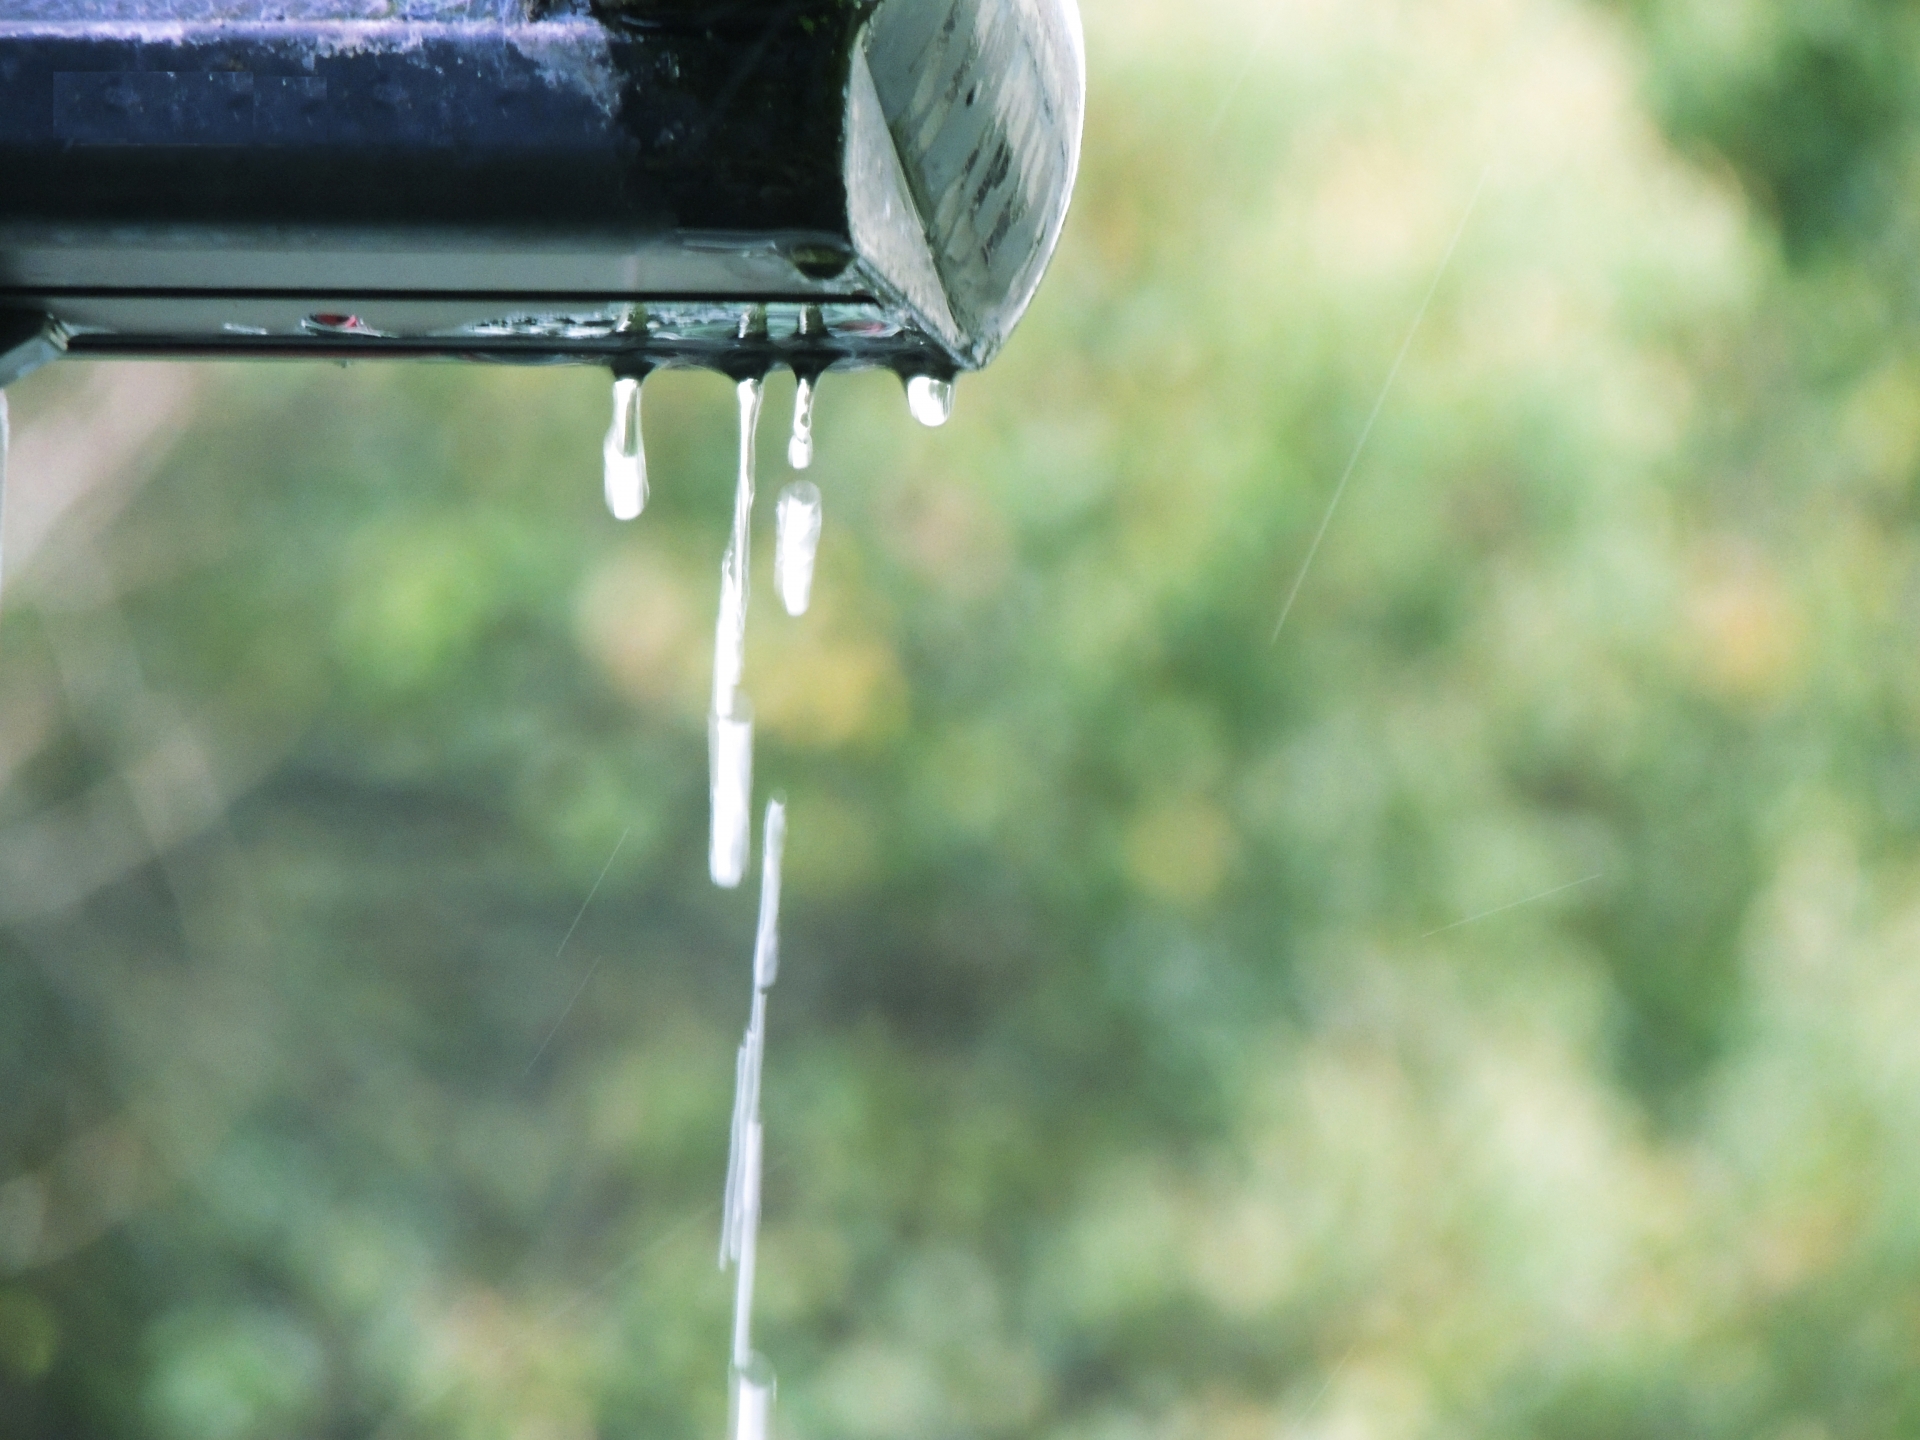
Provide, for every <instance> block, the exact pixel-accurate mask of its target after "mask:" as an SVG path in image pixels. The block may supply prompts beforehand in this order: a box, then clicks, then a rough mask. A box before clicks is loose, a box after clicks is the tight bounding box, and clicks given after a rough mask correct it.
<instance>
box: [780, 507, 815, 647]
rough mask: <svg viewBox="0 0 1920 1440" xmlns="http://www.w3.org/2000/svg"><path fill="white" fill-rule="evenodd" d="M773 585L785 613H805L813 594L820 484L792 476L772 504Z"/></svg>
mask: <svg viewBox="0 0 1920 1440" xmlns="http://www.w3.org/2000/svg"><path fill="white" fill-rule="evenodd" d="M773 524H774V544H773V585H774V588H775V589H776V590H778V591H779V592H780V603H781V604H782V605H784V606H786V608H787V614H789V615H804V614H806V613H807V601H808V600H809V599H810V598H811V597H812V595H813V557H814V554H815V552H816V551H818V550H819V548H820V487H819V486H818V485H815V484H814V483H813V482H812V481H811V480H796V481H794V482H793V483H792V484H790V485H788V486H786V487H785V488H784V489H782V490H781V492H780V499H779V502H778V503H777V504H776V505H775V506H774V511H773Z"/></svg>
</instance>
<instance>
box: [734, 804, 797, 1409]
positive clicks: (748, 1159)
mask: <svg viewBox="0 0 1920 1440" xmlns="http://www.w3.org/2000/svg"><path fill="white" fill-rule="evenodd" d="M786 835H787V807H786V803H785V802H784V801H782V800H780V799H777V798H776V799H773V800H769V801H768V802H767V812H766V825H765V829H764V832H763V835H762V839H761V843H760V924H759V927H758V929H757V931H756V932H755V935H754V942H753V1008H752V1011H751V1013H750V1015H749V1018H748V1020H747V1033H746V1035H745V1036H744V1037H743V1038H742V1040H741V1041H740V1051H739V1054H738V1056H737V1057H736V1058H735V1061H734V1092H733V1133H732V1138H731V1143H730V1145H729V1148H728V1157H727V1192H726V1200H725V1204H724V1208H723V1211H722V1219H721V1224H720V1268H721V1269H723V1270H724V1269H725V1268H726V1267H727V1265H728V1264H729V1263H731V1264H732V1265H733V1266H734V1267H735V1278H734V1290H733V1360H732V1365H731V1367H730V1370H729V1387H730V1394H729V1397H728V1400H729V1405H728V1408H729V1410H730V1411H731V1421H730V1425H729V1430H730V1433H731V1435H732V1440H766V1436H767V1434H768V1431H769V1426H770V1424H771V1421H772V1416H773V1398H774V1376H773V1367H772V1366H771V1365H770V1364H768V1363H767V1359H766V1357H765V1356H764V1355H761V1354H758V1353H757V1352H756V1351H755V1350H754V1348H753V1279H754V1264H755V1260H756V1258H757V1249H758V1245H759V1238H760V1174H761V1143H762V1131H761V1126H760V1075H761V1067H762V1062H763V1060H764V1058H765V1055H766V1046H767V992H768V991H769V990H771V989H772V988H773V982H774V981H775V979H777V978H778V976H779V973H780V867H781V861H782V860H783V858H784V857H785V853H786Z"/></svg>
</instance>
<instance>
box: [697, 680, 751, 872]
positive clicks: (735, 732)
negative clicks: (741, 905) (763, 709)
mask: <svg viewBox="0 0 1920 1440" xmlns="http://www.w3.org/2000/svg"><path fill="white" fill-rule="evenodd" d="M707 759H708V767H709V775H710V776H711V779H712V796H711V798H712V805H713V813H712V834H711V837H710V840H711V843H710V844H709V847H708V850H707V869H708V871H709V873H711V874H712V876H713V883H714V884H716V885H718V886H720V887H721V888H722V889H725V890H731V889H733V888H734V887H736V886H737V885H739V883H740V880H741V877H743V876H744V875H745V874H746V873H747V851H748V848H749V847H750V846H751V844H752V833H751V832H752V827H753V821H752V817H751V813H750V812H751V810H752V806H753V710H752V707H751V706H750V705H748V703H747V700H746V697H745V696H736V697H735V700H734V707H733V708H731V709H729V710H725V711H720V710H716V711H714V713H713V714H712V715H710V716H709V717H708V719H707Z"/></svg>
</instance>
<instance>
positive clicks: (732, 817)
mask: <svg viewBox="0 0 1920 1440" xmlns="http://www.w3.org/2000/svg"><path fill="white" fill-rule="evenodd" d="M734 388H735V393H736V394H737V396H738V397H739V402H740V469H739V473H738V475H737V476H736V478H735V480H734V487H733V533H732V535H731V536H730V537H729V539H728V540H727V552H726V554H725V555H724V556H723V557H722V558H721V561H720V615H719V619H718V620H717V621H716V623H715V626H714V636H713V706H712V709H711V711H710V712H709V730H708V749H707V756H708V763H709V766H710V769H709V773H708V779H709V783H710V786H711V790H712V803H713V809H712V816H711V825H712V828H711V833H710V843H709V847H708V869H709V870H710V872H711V873H712V875H713V883H714V884H716V885H720V886H723V887H725V888H726V889H729V890H731V889H732V888H733V887H734V886H736V885H738V884H739V883H740V879H741V877H742V876H743V875H745V874H746V868H747V851H748V849H749V845H750V841H749V834H748V832H749V830H750V828H751V822H750V820H749V818H748V816H749V812H750V810H751V807H752V804H753V710H752V707H751V706H750V705H749V704H748V703H747V701H746V697H745V696H743V695H741V694H740V676H741V672H742V670H743V669H744V667H745V664H746V649H747V599H748V586H747V567H748V563H749V561H750V559H751V545H752V540H753V472H754V434H755V431H756V430H757V429H758V428H759V424H760V392H761V386H760V382H759V381H758V380H742V381H740V382H739V384H738V385H737V386H735V387H734Z"/></svg>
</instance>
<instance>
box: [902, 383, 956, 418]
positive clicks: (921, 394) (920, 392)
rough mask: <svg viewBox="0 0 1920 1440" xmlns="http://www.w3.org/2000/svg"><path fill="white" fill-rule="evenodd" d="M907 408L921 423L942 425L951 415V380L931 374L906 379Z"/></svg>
mask: <svg viewBox="0 0 1920 1440" xmlns="http://www.w3.org/2000/svg"><path fill="white" fill-rule="evenodd" d="M907 409H909V410H911V411H912V412H913V418H914V419H916V420H918V421H919V422H920V423H921V424H922V425H944V424H946V423H947V421H948V419H949V418H951V417H952V415H953V382H952V381H951V380H937V379H935V378H934V377H933V376H931V375H915V376H914V377H913V378H912V379H910V380H908V381H907Z"/></svg>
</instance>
